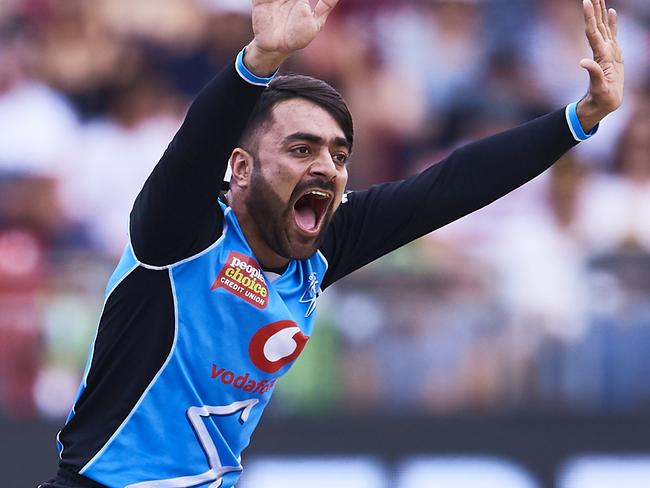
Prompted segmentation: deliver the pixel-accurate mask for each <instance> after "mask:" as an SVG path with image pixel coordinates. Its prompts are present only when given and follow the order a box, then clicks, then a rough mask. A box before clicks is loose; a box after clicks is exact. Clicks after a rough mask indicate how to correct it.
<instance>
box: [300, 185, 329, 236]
mask: <svg viewBox="0 0 650 488" xmlns="http://www.w3.org/2000/svg"><path fill="white" fill-rule="evenodd" d="M331 200H332V195H331V194H330V193H327V192H325V191H322V190H309V191H307V192H306V193H305V194H304V195H302V196H301V197H300V198H299V199H298V200H297V201H296V203H295V205H294V206H293V213H294V216H295V221H296V225H297V226H298V228H299V229H300V230H302V231H303V232H304V233H306V234H316V233H317V232H318V230H319V228H320V226H321V223H322V222H323V217H324V216H325V213H326V211H327V208H328V207H329V205H330V202H331Z"/></svg>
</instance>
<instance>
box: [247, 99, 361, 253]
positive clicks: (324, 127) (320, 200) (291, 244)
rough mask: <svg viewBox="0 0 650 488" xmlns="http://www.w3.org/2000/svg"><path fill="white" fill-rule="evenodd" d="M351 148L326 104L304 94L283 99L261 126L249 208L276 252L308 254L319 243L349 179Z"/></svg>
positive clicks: (249, 191)
mask: <svg viewBox="0 0 650 488" xmlns="http://www.w3.org/2000/svg"><path fill="white" fill-rule="evenodd" d="M349 153H350V148H349V146H348V143H347V141H346V139H345V136H344V133H343V130H342V129H341V128H340V127H339V125H338V124H337V122H336V121H335V120H334V118H333V117H332V116H331V115H330V114H329V113H328V112H327V111H326V110H324V109H323V108H321V107H319V106H318V105H316V104H314V103H312V102H309V101H307V100H303V99H292V100H287V101H284V102H281V103H279V104H278V105H277V106H276V107H275V108H274V109H273V120H272V121H271V122H270V123H268V124H267V125H266V127H265V128H264V129H263V130H262V131H261V132H260V135H259V136H258V140H257V154H256V157H255V164H254V166H253V170H252V174H251V180H250V185H249V186H248V188H247V192H246V196H245V202H246V207H247V209H246V211H247V213H248V214H249V216H250V218H251V220H252V221H253V222H254V224H255V227H256V228H257V231H258V234H259V237H260V238H261V239H262V240H263V241H264V243H265V244H266V245H267V246H268V247H269V248H270V249H271V250H272V251H273V252H274V253H275V254H276V255H278V256H280V257H282V258H287V259H291V258H294V259H306V258H308V257H310V256H311V255H312V254H314V252H316V250H317V249H318V247H319V245H320V244H321V242H322V240H323V237H324V235H325V232H326V229H327V226H328V224H329V222H330V220H331V218H332V215H333V214H334V212H335V211H336V209H337V208H338V206H339V204H340V203H341V199H342V197H343V192H344V190H345V185H346V183H347V179H348V172H347V167H346V162H347V159H348V156H349Z"/></svg>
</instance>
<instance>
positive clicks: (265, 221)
mask: <svg viewBox="0 0 650 488" xmlns="http://www.w3.org/2000/svg"><path fill="white" fill-rule="evenodd" d="M308 188H318V189H322V190H327V191H331V192H332V193H335V190H336V187H335V185H334V182H332V181H329V182H327V181H323V180H322V179H320V178H311V179H309V180H307V181H304V182H300V183H298V185H296V188H294V190H293V192H292V194H291V197H290V198H289V201H288V202H287V203H285V202H283V201H282V199H281V198H280V197H279V196H278V194H277V193H276V192H275V191H274V190H273V187H272V186H271V185H270V184H269V183H268V181H266V179H265V178H264V176H262V171H261V163H260V161H259V160H257V159H256V158H254V163H253V172H252V174H251V182H250V187H249V193H248V197H247V198H246V205H247V207H248V214H249V215H250V216H251V218H252V219H253V222H254V223H255V226H256V227H257V229H258V231H259V233H260V236H261V237H262V240H263V241H264V242H265V243H266V244H267V245H268V246H269V247H270V248H271V249H272V250H273V252H275V253H276V254H278V255H279V256H282V257H284V258H287V259H307V258H309V257H311V256H312V255H313V254H314V253H315V252H316V250H317V249H318V248H319V247H320V245H321V243H322V242H323V239H324V238H325V233H326V231H327V227H328V226H329V223H330V221H331V220H332V215H333V211H332V206H331V205H330V207H329V209H328V210H327V211H326V214H325V215H324V216H323V217H322V219H323V221H322V223H321V228H320V231H319V233H318V235H317V236H316V237H315V238H309V237H305V236H303V235H300V234H297V233H296V232H295V231H294V230H293V228H294V227H295V225H296V224H295V222H294V221H293V207H294V205H295V203H296V201H297V200H298V198H299V196H300V195H301V194H302V193H303V192H304V191H305V190H307V189H308ZM290 235H293V239H294V240H297V241H298V242H296V243H292V239H290Z"/></svg>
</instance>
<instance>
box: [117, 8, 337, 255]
mask: <svg viewBox="0 0 650 488" xmlns="http://www.w3.org/2000/svg"><path fill="white" fill-rule="evenodd" d="M336 3H337V0H327V1H324V0H320V1H319V2H318V3H317V5H316V6H315V7H314V8H313V9H312V7H311V6H310V4H309V1H308V0H252V7H253V9H252V18H253V31H254V33H255V37H254V39H253V41H251V43H250V44H249V45H248V46H247V47H246V49H245V51H243V52H242V53H240V56H239V57H238V59H237V61H236V62H233V63H232V64H231V65H229V66H227V67H226V68H225V69H224V70H223V71H222V72H221V73H219V74H218V75H217V77H216V78H215V79H213V80H212V81H211V82H210V83H209V84H208V85H207V86H206V87H205V88H204V89H203V90H202V91H201V93H200V94H199V95H198V96H197V98H196V99H195V100H194V102H193V103H192V105H191V106H190V109H189V111H188V113H187V116H186V117H185V120H184V122H183V124H182V126H181V128H180V129H179V131H178V132H177V133H176V135H175V136H174V139H173V140H172V142H171V143H170V145H169V146H168V148H167V150H166V151H165V153H164V155H163V156H162V158H161V160H160V161H159V163H158V164H157V165H156V167H155V168H154V170H153V172H152V173H151V175H150V176H149V178H148V179H147V182H146V183H145V185H144V187H143V189H142V191H141V192H140V194H139V195H138V197H137V199H136V201H135V204H134V207H133V210H132V212H131V219H130V225H129V231H130V238H131V244H132V246H133V250H134V252H135V254H136V256H137V257H138V259H139V260H140V261H141V262H144V263H146V264H149V265H155V266H164V265H169V264H172V263H174V262H177V261H179V260H181V259H184V258H186V257H189V256H191V255H193V254H196V253H198V252H200V251H202V250H203V249H205V248H207V247H208V246H210V245H211V244H212V243H213V242H214V241H215V240H217V239H218V238H219V236H220V234H221V230H222V229H221V223H222V218H223V215H222V213H221V210H220V208H219V205H218V203H217V198H218V195H219V192H220V191H221V187H222V181H223V177H224V175H225V172H226V166H227V162H228V158H229V156H230V154H231V152H232V150H233V149H234V148H235V146H236V145H237V142H238V140H239V138H240V136H241V134H242V132H243V131H244V129H245V127H246V123H247V121H248V118H249V116H250V114H251V113H252V111H253V108H254V107H255V104H256V103H257V101H258V99H259V97H260V95H261V94H262V91H263V90H264V87H265V85H266V84H268V83H269V82H270V80H271V78H270V77H271V76H272V75H273V73H275V71H277V69H278V67H279V66H280V64H281V63H282V62H283V61H284V60H285V59H286V58H287V57H288V56H289V55H290V54H291V53H293V52H294V51H296V50H298V49H302V48H303V47H305V46H307V45H308V44H309V43H310V42H311V41H312V40H313V38H314V37H315V36H316V35H317V34H318V32H319V31H320V29H321V28H322V26H323V25H324V23H325V20H326V19H327V16H328V15H329V13H330V11H331V10H332V8H333V7H334V6H335V5H336Z"/></svg>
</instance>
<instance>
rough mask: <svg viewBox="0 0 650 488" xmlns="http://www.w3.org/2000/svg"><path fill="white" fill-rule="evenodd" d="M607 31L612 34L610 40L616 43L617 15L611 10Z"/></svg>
mask: <svg viewBox="0 0 650 488" xmlns="http://www.w3.org/2000/svg"><path fill="white" fill-rule="evenodd" d="M607 18H608V20H609V30H610V32H611V33H612V40H613V41H616V36H617V35H618V14H617V13H616V10H614V9H613V8H610V9H609V15H608V17H607Z"/></svg>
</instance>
